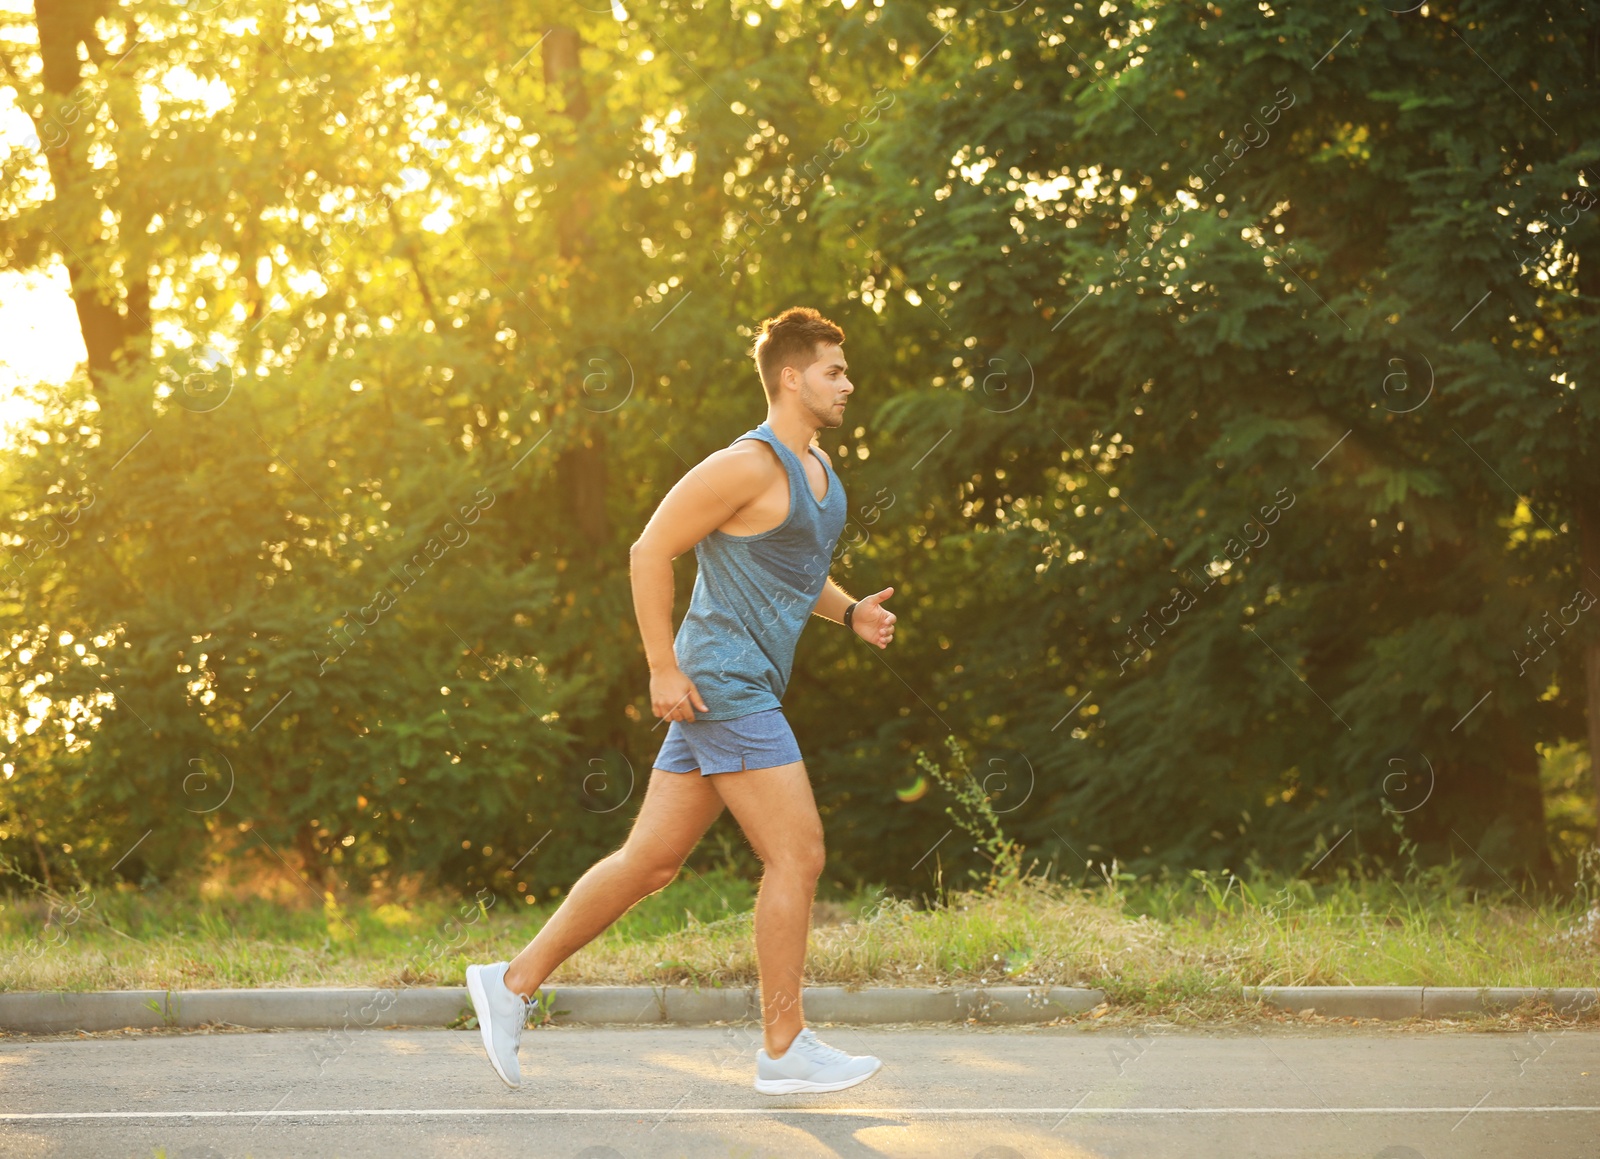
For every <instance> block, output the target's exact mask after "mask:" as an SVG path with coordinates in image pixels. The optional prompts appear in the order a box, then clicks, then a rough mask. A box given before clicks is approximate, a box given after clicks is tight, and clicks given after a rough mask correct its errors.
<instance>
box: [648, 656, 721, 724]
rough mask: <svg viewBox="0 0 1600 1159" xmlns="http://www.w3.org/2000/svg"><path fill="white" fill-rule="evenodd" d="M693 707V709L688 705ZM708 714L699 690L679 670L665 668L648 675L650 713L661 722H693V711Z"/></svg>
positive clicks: (708, 710)
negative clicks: (696, 709)
mask: <svg viewBox="0 0 1600 1159" xmlns="http://www.w3.org/2000/svg"><path fill="white" fill-rule="evenodd" d="M691 704H692V705H693V708H691V707H690V705H691ZM695 708H698V709H699V710H700V711H701V712H710V711H711V710H710V709H709V708H707V707H706V702H705V701H703V700H701V699H700V690H699V689H697V688H696V687H695V686H694V681H692V680H690V679H689V678H688V677H687V676H685V675H684V674H683V670H682V669H681V668H665V669H662V670H660V671H658V672H652V673H650V711H651V712H653V713H655V714H656V715H657V716H659V717H660V718H661V719H662V720H693V719H694V709H695Z"/></svg>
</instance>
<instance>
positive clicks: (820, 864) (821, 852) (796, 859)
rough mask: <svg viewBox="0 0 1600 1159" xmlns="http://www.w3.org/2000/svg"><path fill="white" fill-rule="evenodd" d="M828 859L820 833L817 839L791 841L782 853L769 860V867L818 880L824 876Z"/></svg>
mask: <svg viewBox="0 0 1600 1159" xmlns="http://www.w3.org/2000/svg"><path fill="white" fill-rule="evenodd" d="M827 860H828V852H827V850H826V849H825V848H824V847H823V844H822V837H821V836H820V835H819V836H818V837H817V838H816V839H815V840H811V841H796V842H791V843H790V844H789V845H787V846H785V848H784V849H783V851H782V852H781V853H777V854H775V855H774V856H773V857H772V858H771V859H770V860H769V861H768V862H767V868H768V869H779V870H782V871H783V872H784V873H789V874H793V875H794V876H795V877H800V878H805V879H807V880H809V881H816V880H817V879H818V878H819V877H821V876H822V870H823V868H824V866H825V865H826V864H827Z"/></svg>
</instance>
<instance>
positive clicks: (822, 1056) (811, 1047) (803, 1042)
mask: <svg viewBox="0 0 1600 1159" xmlns="http://www.w3.org/2000/svg"><path fill="white" fill-rule="evenodd" d="M794 1045H795V1046H798V1047H799V1048H800V1050H801V1052H802V1053H803V1054H805V1056H806V1057H807V1058H809V1059H811V1060H812V1061H813V1062H816V1063H819V1064H821V1065H823V1066H829V1065H831V1064H833V1063H839V1062H845V1061H847V1060H848V1059H849V1058H850V1055H849V1054H847V1053H846V1052H845V1051H842V1050H839V1049H837V1048H835V1047H832V1046H829V1045H827V1044H826V1043H824V1042H823V1041H822V1040H821V1039H820V1038H818V1037H816V1035H814V1034H812V1033H811V1031H810V1030H809V1029H807V1030H802V1031H801V1032H800V1033H799V1034H797V1035H796V1036H795V1040H794Z"/></svg>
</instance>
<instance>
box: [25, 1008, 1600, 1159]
mask: <svg viewBox="0 0 1600 1159" xmlns="http://www.w3.org/2000/svg"><path fill="white" fill-rule="evenodd" d="M820 1033H821V1036H822V1038H823V1039H824V1041H827V1042H831V1043H832V1044H833V1045H836V1046H839V1047H842V1048H844V1049H847V1050H850V1051H852V1052H854V1053H863V1052H866V1053H872V1054H876V1055H878V1056H879V1057H880V1058H882V1059H883V1060H884V1069H883V1070H882V1071H881V1072H879V1074H878V1075H877V1076H876V1077H874V1078H873V1079H871V1080H869V1081H868V1082H867V1083H865V1084H863V1085H861V1086H859V1087H856V1088H854V1089H852V1090H849V1091H842V1092H839V1093H838V1094H833V1095H824V1096H814V1097H811V1098H802V1097H798V1096H790V1097H784V1098H769V1097H765V1096H762V1095H758V1094H756V1092H755V1091H754V1090H753V1089H752V1087H751V1082H752V1079H753V1077H754V1065H755V1063H754V1056H755V1049H756V1047H757V1046H758V1045H760V1043H759V1039H758V1038H757V1037H756V1036H755V1035H754V1034H753V1033H752V1032H751V1031H749V1030H746V1029H742V1028H737V1027H735V1028H729V1029H665V1028H637V1029H585V1028H579V1027H560V1028H553V1029H544V1030H539V1031H530V1032H529V1033H528V1034H526V1035H525V1036H524V1038H523V1047H522V1065H523V1074H524V1085H523V1087H522V1089H520V1090H518V1091H510V1090H507V1089H506V1088H505V1087H504V1086H502V1085H501V1083H500V1082H499V1080H498V1079H497V1078H495V1076H494V1074H493V1072H492V1071H491V1070H490V1068H489V1064H488V1063H487V1061H485V1059H484V1058H483V1056H482V1054H481V1053H480V1052H479V1048H478V1039H477V1034H476V1033H475V1032H467V1031H448V1030H417V1031H381V1030H373V1031H364V1032H356V1033H353V1034H349V1035H344V1034H339V1033H329V1032H317V1031H293V1032H279V1033H267V1034H263V1033H249V1034H246V1033H237V1034H150V1035H141V1036H131V1035H130V1036H116V1037H98V1038H82V1039H77V1040H72V1039H66V1040H61V1039H52V1040H38V1039H27V1038H5V1039H0V1154H3V1155H6V1156H12V1155H25V1156H82V1155H93V1156H96V1157H110V1156H141V1157H143V1159H150V1157H151V1156H154V1155H157V1154H165V1155H166V1156H169V1157H172V1159H176V1157H179V1156H182V1157H189V1159H198V1157H202V1156H205V1157H212V1156H229V1157H232V1156H247V1155H248V1156H256V1157H258V1159H266V1157H268V1156H307V1155H315V1156H319V1157H329V1159H332V1157H335V1156H348V1157H356V1156H378V1157H381V1159H421V1157H424V1156H434V1155H450V1156H456V1155H459V1156H472V1157H474V1159H480V1157H481V1159H488V1157H491V1156H517V1157H519V1159H543V1157H546V1156H549V1157H553V1159H619V1157H622V1159H643V1157H647V1156H648V1157H652V1159H653V1157H656V1156H663V1157H666V1156H671V1157H677V1156H683V1157H685V1159H721V1157H726V1159H736V1157H737V1159H757V1157H764V1156H772V1157H774V1159H780V1157H781V1159H793V1157H800V1156H885V1157H890V1156H892V1157H895V1159H899V1157H902V1156H903V1157H907V1159H909V1157H912V1156H915V1157H917V1159H927V1157H939V1159H944V1157H949V1159H1019V1157H1026V1159H1044V1157H1047V1156H1048V1157H1057V1156H1072V1157H1083V1156H1128V1157H1130V1159H1133V1157H1137V1159H1154V1157H1159V1156H1175V1157H1176V1156H1182V1157H1185V1159H1188V1157H1193V1156H1211V1155H1214V1156H1226V1157H1228V1159H1237V1157H1240V1156H1250V1155H1261V1156H1272V1157H1273V1159H1280V1157H1286V1156H1318V1157H1323V1156H1359V1157H1361V1159H1446V1157H1449V1159H1457V1157H1462V1156H1493V1157H1494V1159H1501V1157H1503V1156H1539V1157H1541V1159H1561V1157H1565V1156H1572V1157H1577V1156H1584V1157H1586V1159H1587V1157H1591V1156H1594V1155H1596V1154H1600V1031H1576V1030H1574V1031H1566V1032H1561V1031H1554V1032H1548V1033H1527V1032H1523V1033H1516V1034H1507V1033H1481V1034H1469V1033H1439V1032H1436V1033H1399V1032H1395V1031H1374V1032H1370V1033H1364V1032H1356V1031H1348V1030H1341V1031H1336V1032H1329V1031H1316V1032H1313V1031H1307V1030H1298V1029H1285V1028H1275V1027H1272V1028H1268V1027H1263V1028H1259V1029H1244V1030H1237V1031H1227V1032H1220V1033H1213V1032H1199V1031H1167V1032H1150V1031H1133V1030H1127V1029H1108V1028H1099V1029H1096V1030H1094V1031H1086V1030H1084V1029H1080V1028H1076V1027H1069V1028H1040V1029H1024V1030H1016V1029H1012V1030H1008V1031H1004V1032H998V1031H994V1030H986V1029H985V1030H965V1029H953V1028H942V1029H930V1028H926V1027H921V1028H907V1029H884V1028H873V1029H854V1028H848V1027H823V1028H820Z"/></svg>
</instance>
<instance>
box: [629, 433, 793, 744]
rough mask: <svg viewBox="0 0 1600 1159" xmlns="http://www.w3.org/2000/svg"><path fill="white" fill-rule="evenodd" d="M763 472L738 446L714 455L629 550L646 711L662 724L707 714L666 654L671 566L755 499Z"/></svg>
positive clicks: (668, 650)
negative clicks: (646, 678)
mask: <svg viewBox="0 0 1600 1159" xmlns="http://www.w3.org/2000/svg"><path fill="white" fill-rule="evenodd" d="M758 453H759V452H758ZM769 470H770V466H769V465H768V464H766V463H764V462H763V461H762V460H761V459H760V458H758V457H757V455H752V454H749V453H748V451H747V449H746V448H744V447H742V446H739V447H729V448H726V449H724V450H721V451H717V452H715V453H714V454H712V455H710V456H708V457H707V458H706V459H705V460H703V461H702V462H701V463H700V464H699V465H698V466H696V467H694V468H693V469H692V470H690V471H689V473H688V474H687V475H685V476H684V477H683V478H682V479H679V480H678V482H677V484H676V485H674V486H673V488H672V490H671V491H669V492H667V497H666V498H665V499H663V500H662V501H661V505H660V506H659V507H657V508H656V511H655V514H654V515H652V516H651V517H650V522H649V523H647V524H645V528H644V531H642V532H641V533H640V534H639V538H638V539H637V540H636V541H635V542H634V544H633V546H632V547H631V548H629V549H628V562H629V572H630V575H631V578H632V583H633V610H634V614H635V615H636V616H637V617H638V619H639V635H640V636H641V638H642V639H643V641H644V653H645V659H646V661H647V662H648V663H649V665H650V709H651V711H652V712H653V713H654V714H655V715H656V716H658V717H660V718H661V719H663V720H693V719H694V710H695V709H696V708H698V709H699V710H700V711H701V712H707V711H709V709H707V707H706V705H705V702H704V701H702V700H701V699H700V693H699V690H698V689H696V688H695V686H694V683H693V682H692V681H691V680H690V679H689V678H688V676H686V675H685V674H684V673H683V672H682V671H681V670H680V669H679V668H678V658H677V655H676V653H674V652H673V649H672V595H673V591H672V561H673V560H674V559H676V558H677V557H678V556H680V555H682V554H683V553H684V552H686V551H690V550H692V549H693V548H694V545H695V544H697V543H699V542H700V541H701V540H702V539H704V538H705V537H706V536H707V535H709V534H711V532H712V531H713V530H715V529H716V528H718V527H720V526H722V525H723V524H724V523H726V522H728V520H729V519H731V518H733V516H735V515H736V514H737V513H738V512H739V511H740V510H741V509H742V508H743V507H744V506H745V505H746V504H747V503H749V502H750V501H751V500H752V499H754V498H755V497H756V496H757V495H759V494H761V491H762V489H763V488H764V487H765V486H766V485H767V483H768V478H767V475H768V472H769Z"/></svg>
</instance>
